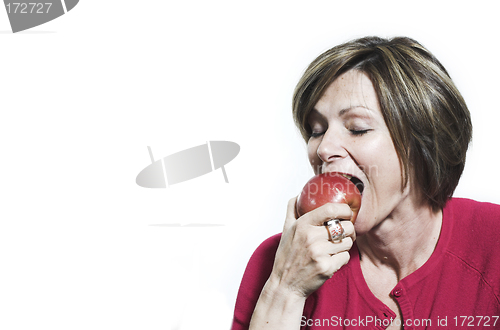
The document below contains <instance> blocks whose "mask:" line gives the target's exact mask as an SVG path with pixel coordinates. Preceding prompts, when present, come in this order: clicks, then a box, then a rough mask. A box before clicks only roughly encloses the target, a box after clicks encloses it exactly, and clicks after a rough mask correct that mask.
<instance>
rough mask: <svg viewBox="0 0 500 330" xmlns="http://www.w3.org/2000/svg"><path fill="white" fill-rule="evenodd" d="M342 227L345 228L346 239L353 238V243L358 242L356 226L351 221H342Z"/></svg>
mask: <svg viewBox="0 0 500 330" xmlns="http://www.w3.org/2000/svg"><path fill="white" fill-rule="evenodd" d="M340 225H341V226H342V228H344V234H345V236H346V237H350V238H352V240H353V241H355V240H356V231H355V230H354V224H353V223H352V222H351V221H349V220H344V221H340Z"/></svg>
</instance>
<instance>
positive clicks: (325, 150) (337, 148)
mask: <svg viewBox="0 0 500 330" xmlns="http://www.w3.org/2000/svg"><path fill="white" fill-rule="evenodd" d="M316 153H317V154H318V157H319V158H320V159H321V161H322V162H324V163H328V162H332V161H334V160H337V159H343V158H345V157H347V156H348V152H347V150H346V149H345V145H344V142H343V140H342V138H341V136H340V134H334V132H331V131H327V132H326V133H325V134H324V135H323V139H322V140H321V142H320V144H319V146H318V150H317V151H316Z"/></svg>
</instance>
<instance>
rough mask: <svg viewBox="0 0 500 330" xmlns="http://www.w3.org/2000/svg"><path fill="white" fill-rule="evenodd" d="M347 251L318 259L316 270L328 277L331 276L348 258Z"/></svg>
mask: <svg viewBox="0 0 500 330" xmlns="http://www.w3.org/2000/svg"><path fill="white" fill-rule="evenodd" d="M350 257H351V256H350V255H349V252H347V251H343V252H340V253H337V254H334V255H333V256H330V257H323V258H322V259H320V260H318V267H319V269H318V272H319V273H320V274H321V275H323V276H325V277H328V278H331V277H332V276H333V275H334V274H335V273H336V272H337V271H338V270H339V269H340V268H342V266H344V265H346V264H347V263H348V262H349V259H350Z"/></svg>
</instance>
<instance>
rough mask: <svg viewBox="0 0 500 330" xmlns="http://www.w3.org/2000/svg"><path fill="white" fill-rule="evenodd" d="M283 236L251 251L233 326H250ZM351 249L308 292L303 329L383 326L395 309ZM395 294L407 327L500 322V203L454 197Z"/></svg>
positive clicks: (498, 324) (473, 326)
mask: <svg viewBox="0 0 500 330" xmlns="http://www.w3.org/2000/svg"><path fill="white" fill-rule="evenodd" d="M280 237H281V234H278V235H275V236H272V237H270V238H268V239H267V240H266V241H264V242H263V243H262V244H261V245H260V246H259V247H258V248H257V250H256V251H255V252H254V254H253V255H252V257H251V259H250V261H249V263H248V265H247V268H246V270H245V274H244V275H243V279H242V281H241V285H240V289H239V292H238V297H237V300H236V307H235V311H234V320H233V327H232V330H240V329H248V326H249V323H250V319H251V317H252V313H253V310H254V308H255V305H256V303H257V300H258V298H259V294H260V292H261V291H262V288H263V286H264V284H265V282H266V281H267V279H268V278H269V275H270V274H271V270H272V267H273V261H274V256H275V254H276V250H277V248H278V244H279V240H280ZM350 254H351V259H350V261H349V263H348V264H347V265H345V266H344V267H342V268H341V269H340V270H339V271H338V272H336V273H335V274H334V275H333V277H332V278H331V279H329V280H327V281H326V282H325V283H324V284H323V286H321V287H320V288H319V289H318V290H317V291H316V292H314V293H313V294H311V295H310V296H309V297H308V298H307V300H306V304H305V307H304V312H303V316H302V320H301V329H342V328H347V329H385V328H386V327H387V326H388V325H389V324H390V322H391V318H394V317H395V314H394V313H393V312H392V310H390V309H389V308H388V307H387V306H386V305H385V304H383V303H382V302H381V301H380V300H379V299H377V298H376V297H375V296H374V295H373V293H372V292H371V291H370V289H369V288H368V285H367V284H366V282H365V279H364V277H363V274H362V272H361V267H360V263H359V253H358V249H357V246H356V244H354V245H353V247H352V249H351V250H350ZM391 295H392V296H393V297H394V298H395V300H396V302H397V303H398V304H399V308H400V310H401V317H402V319H403V321H402V322H403V324H404V326H405V330H408V329H450V328H461V327H467V328H468V329H478V328H483V327H485V328H487V329H500V205H495V204H490V203H479V202H475V201H472V200H469V199H461V198H453V199H452V200H450V201H449V202H448V203H447V204H446V207H445V208H444V210H443V226H442V229H441V234H440V237H439V241H438V244H437V246H436V249H435V250H434V252H433V254H432V255H431V257H430V258H429V260H427V262H426V263H425V264H424V265H423V266H422V267H420V268H419V269H417V270H416V271H415V272H413V273H412V274H410V275H408V276H407V277H405V278H403V279H402V280H401V281H399V283H398V284H397V285H396V286H395V287H394V289H393V290H392V291H391ZM394 324H396V325H399V323H396V322H394Z"/></svg>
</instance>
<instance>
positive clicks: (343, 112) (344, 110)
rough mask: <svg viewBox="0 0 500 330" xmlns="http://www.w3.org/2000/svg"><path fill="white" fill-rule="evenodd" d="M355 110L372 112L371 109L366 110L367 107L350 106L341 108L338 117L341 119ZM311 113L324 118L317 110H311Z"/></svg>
mask: <svg viewBox="0 0 500 330" xmlns="http://www.w3.org/2000/svg"><path fill="white" fill-rule="evenodd" d="M355 108H363V109H366V110H368V111H372V109H370V108H367V107H365V106H364V105H351V106H349V107H347V108H343V109H341V110H340V111H339V113H338V115H339V117H342V116H343V115H345V114H346V113H348V112H349V111H351V110H353V109H355ZM313 112H314V113H316V114H317V115H319V116H321V117H322V118H325V116H324V115H323V114H322V113H320V112H319V111H318V109H316V108H313V109H312V110H311V113H313Z"/></svg>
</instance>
